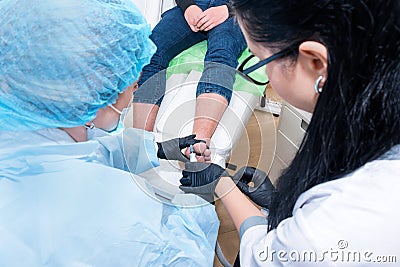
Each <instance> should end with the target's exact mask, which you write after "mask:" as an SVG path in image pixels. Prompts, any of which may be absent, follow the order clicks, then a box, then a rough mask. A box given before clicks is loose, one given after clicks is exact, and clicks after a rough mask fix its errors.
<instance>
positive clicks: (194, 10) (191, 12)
mask: <svg viewBox="0 0 400 267" xmlns="http://www.w3.org/2000/svg"><path fill="white" fill-rule="evenodd" d="M202 13H203V10H202V9H201V8H200V7H198V6H196V5H191V6H189V7H188V8H187V9H186V10H185V14H184V16H185V20H186V22H187V24H188V25H189V27H190V29H191V30H192V31H193V32H198V31H199V28H197V27H196V24H197V23H198V22H199V17H200V16H201V14H202Z"/></svg>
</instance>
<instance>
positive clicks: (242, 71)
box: [236, 46, 294, 85]
mask: <svg viewBox="0 0 400 267" xmlns="http://www.w3.org/2000/svg"><path fill="white" fill-rule="evenodd" d="M293 48H294V47H293V46H291V47H288V48H285V49H283V50H282V51H280V52H278V53H276V54H273V55H272V56H270V57H268V58H266V59H264V60H261V61H260V62H258V63H256V64H254V65H252V66H250V67H248V68H246V69H244V68H245V67H246V64H247V63H248V62H249V61H250V60H251V59H252V58H254V57H255V56H254V55H250V56H248V57H247V58H246V59H245V60H244V61H243V62H242V63H241V64H240V66H239V67H238V68H237V69H236V70H237V71H238V72H239V74H240V75H241V76H242V77H243V78H245V79H246V80H248V81H250V82H253V83H255V84H257V85H267V84H268V83H269V80H268V81H266V82H260V81H257V80H256V79H254V78H252V77H250V76H249V74H250V73H252V72H253V71H255V70H257V69H259V68H261V67H262V66H265V65H267V64H268V63H270V62H271V61H274V60H275V59H278V58H281V57H284V56H287V55H288V54H290V53H292V52H293V51H294V49H293Z"/></svg>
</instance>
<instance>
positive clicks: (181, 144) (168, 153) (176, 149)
mask: <svg viewBox="0 0 400 267" xmlns="http://www.w3.org/2000/svg"><path fill="white" fill-rule="evenodd" d="M195 137H196V135H195V134H192V135H188V136H186V137H179V138H174V139H171V140H167V141H164V142H157V146H158V151H157V157H158V158H159V159H168V160H179V161H182V162H188V161H189V160H188V158H187V157H185V156H184V155H183V154H182V151H181V150H182V149H184V148H187V147H189V146H190V145H194V144H197V143H200V142H204V143H205V141H203V140H196V139H194V138H195Z"/></svg>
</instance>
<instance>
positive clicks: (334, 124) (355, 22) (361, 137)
mask: <svg viewBox="0 0 400 267" xmlns="http://www.w3.org/2000/svg"><path fill="white" fill-rule="evenodd" d="M231 5H232V7H233V10H234V12H235V14H236V16H237V18H238V20H239V21H240V22H241V23H242V25H243V27H244V29H245V31H246V32H247V33H248V36H249V38H251V39H252V40H253V41H255V42H257V43H259V44H261V45H263V46H265V47H268V48H270V49H277V50H278V49H281V48H284V47H288V46H290V45H293V44H296V43H300V42H302V41H305V40H317V41H319V42H321V43H323V44H324V45H325V46H326V47H327V48H328V77H327V81H326V83H325V85H324V87H323V91H322V93H321V95H320V96H319V99H318V102H317V104H316V107H315V109H314V114H313V118H312V120H311V122H310V125H309V127H308V129H307V132H306V134H305V137H304V139H303V142H302V144H301V146H300V149H299V150H298V152H297V154H296V156H295V158H294V159H293V161H292V163H291V164H290V166H289V167H288V168H287V169H286V170H285V171H284V172H283V174H282V175H281V177H280V178H279V180H278V182H277V193H276V194H275V195H274V197H273V199H274V200H273V203H272V205H271V207H270V216H269V227H270V229H273V228H276V227H277V225H278V224H279V222H281V221H282V220H283V219H285V218H287V217H290V216H292V211H293V207H294V205H295V202H296V200H297V199H298V197H299V196H300V194H302V193H303V192H305V191H306V190H308V189H310V188H311V187H313V186H315V185H318V184H321V183H324V182H327V181H331V180H334V179H338V178H341V177H343V176H345V175H346V174H348V173H350V172H352V171H354V170H356V169H357V168H359V167H360V166H362V165H364V164H366V163H367V162H369V161H371V160H374V159H376V158H378V157H379V156H380V155H382V154H383V153H384V152H386V151H387V150H389V149H390V148H391V147H393V146H394V145H396V144H399V143H400V102H399V101H400V89H399V84H400V79H399V78H400V66H399V61H400V60H399V59H400V56H399V55H400V33H399V32H400V29H399V27H400V26H399V25H400V20H399V18H400V16H399V14H400V1H399V0H369V1H368V0H297V1H293V0H280V1H275V0H231ZM295 59H296V55H294V58H293V60H295ZM310 90H313V88H310ZM380 178H382V179H384V177H377V179H380Z"/></svg>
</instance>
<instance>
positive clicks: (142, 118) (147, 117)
mask: <svg viewBox="0 0 400 267" xmlns="http://www.w3.org/2000/svg"><path fill="white" fill-rule="evenodd" d="M158 109H159V106H157V105H154V104H147V103H133V104H132V112H133V128H140V129H144V130H146V131H149V132H152V131H153V128H154V124H155V122H156V117H157V113H158Z"/></svg>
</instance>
